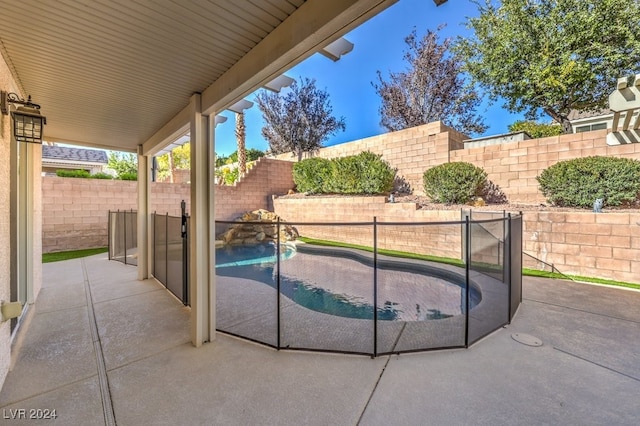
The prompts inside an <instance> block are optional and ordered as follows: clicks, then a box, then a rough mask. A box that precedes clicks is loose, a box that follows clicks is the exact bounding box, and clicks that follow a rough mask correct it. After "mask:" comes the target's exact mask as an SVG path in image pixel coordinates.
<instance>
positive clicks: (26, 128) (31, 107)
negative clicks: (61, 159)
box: [0, 91, 47, 144]
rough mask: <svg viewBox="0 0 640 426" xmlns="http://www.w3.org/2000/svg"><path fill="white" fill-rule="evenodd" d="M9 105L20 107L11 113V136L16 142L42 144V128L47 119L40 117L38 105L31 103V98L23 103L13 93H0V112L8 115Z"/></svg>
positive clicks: (22, 100)
mask: <svg viewBox="0 0 640 426" xmlns="http://www.w3.org/2000/svg"><path fill="white" fill-rule="evenodd" d="M9 104H18V105H20V106H19V107H18V108H16V110H15V111H11V117H12V118H13V135H14V136H15V138H16V141H18V142H30V143H38V144H41V143H42V128H43V126H44V125H45V124H47V118H46V117H43V116H42V115H40V105H38V104H34V103H33V102H31V96H29V98H28V99H27V100H26V101H25V100H24V99H21V98H20V97H19V96H18V95H16V94H15V93H7V92H4V91H3V92H0V110H1V111H2V114H4V115H8V114H9Z"/></svg>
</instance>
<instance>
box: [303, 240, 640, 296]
mask: <svg viewBox="0 0 640 426" xmlns="http://www.w3.org/2000/svg"><path fill="white" fill-rule="evenodd" d="M298 239H299V240H300V241H303V242H305V243H307V244H314V245H318V246H326V247H341V248H353V249H357V250H363V251H368V252H373V248H372V247H367V246H360V245H357V244H349V243H340V242H337V241H327V240H318V239H315V238H307V237H299V238H298ZM378 254H382V255H385V256H393V257H403V258H407V259H418V260H427V261H430V262H438V263H445V264H447V265H455V266H464V262H463V261H461V260H458V259H453V258H449V257H438V256H430V255H424V254H417V253H409V252H403V251H397V250H386V249H378ZM522 275H524V276H529V277H540V278H551V279H561V280H566V279H570V280H573V281H583V282H586V283H592V284H603V285H610V286H615V287H627V288H632V289H636V290H640V284H635V283H628V282H624V281H614V280H608V279H604V278H595V277H582V276H578V275H567V274H559V273H557V272H549V271H539V270H537V269H528V268H522Z"/></svg>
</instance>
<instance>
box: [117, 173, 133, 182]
mask: <svg viewBox="0 0 640 426" xmlns="http://www.w3.org/2000/svg"><path fill="white" fill-rule="evenodd" d="M118 179H120V180H138V174H137V173H120V174H119V175H118Z"/></svg>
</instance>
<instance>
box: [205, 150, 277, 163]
mask: <svg viewBox="0 0 640 426" xmlns="http://www.w3.org/2000/svg"><path fill="white" fill-rule="evenodd" d="M246 155H247V162H251V161H256V160H257V159H258V158H260V157H264V156H265V153H264V151H261V150H259V149H256V148H249V149H247V150H246ZM237 162H238V151H233V152H232V153H231V154H229V155H228V156H227V155H218V154H216V167H221V166H224V165H226V164H233V163H237Z"/></svg>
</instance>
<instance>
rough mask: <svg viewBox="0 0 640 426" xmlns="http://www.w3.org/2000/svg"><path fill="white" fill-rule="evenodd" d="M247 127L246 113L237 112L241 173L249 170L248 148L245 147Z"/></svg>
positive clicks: (237, 138) (239, 166) (237, 140)
mask: <svg viewBox="0 0 640 426" xmlns="http://www.w3.org/2000/svg"><path fill="white" fill-rule="evenodd" d="M246 133H247V132H246V127H245V125H244V114H243V113H241V112H236V142H237V144H238V169H239V170H240V174H245V173H246V172H247V150H246V147H245V137H246Z"/></svg>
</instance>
